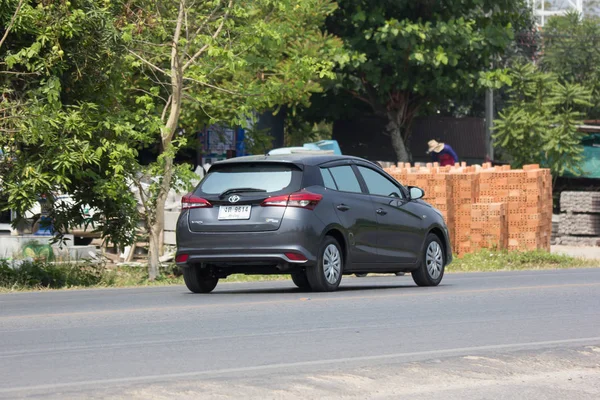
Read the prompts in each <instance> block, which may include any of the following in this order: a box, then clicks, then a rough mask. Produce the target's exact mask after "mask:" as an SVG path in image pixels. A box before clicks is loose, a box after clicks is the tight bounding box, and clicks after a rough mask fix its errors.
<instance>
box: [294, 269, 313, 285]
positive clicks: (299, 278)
mask: <svg viewBox="0 0 600 400" xmlns="http://www.w3.org/2000/svg"><path fill="white" fill-rule="evenodd" d="M292 281H293V282H294V285H296V286H298V287H299V288H300V289H302V290H309V289H310V284H309V283H308V278H307V277H306V273H305V272H304V271H302V272H294V273H293V274H292Z"/></svg>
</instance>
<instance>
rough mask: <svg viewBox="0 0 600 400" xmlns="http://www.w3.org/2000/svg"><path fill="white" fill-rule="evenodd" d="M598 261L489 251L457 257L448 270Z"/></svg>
mask: <svg viewBox="0 0 600 400" xmlns="http://www.w3.org/2000/svg"><path fill="white" fill-rule="evenodd" d="M597 266H598V261H597V260H596V261H594V260H586V259H583V258H575V257H571V256H568V255H564V254H553V253H549V252H547V251H543V250H535V251H524V252H518V251H489V250H487V251H486V250H481V251H479V252H477V253H472V254H466V255H465V256H463V257H461V258H458V257H455V258H454V261H453V262H452V264H450V265H449V266H448V272H486V271H517V270H527V269H529V270H535V269H557V268H585V267H597Z"/></svg>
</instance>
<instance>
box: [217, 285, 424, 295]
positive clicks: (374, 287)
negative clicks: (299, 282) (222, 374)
mask: <svg viewBox="0 0 600 400" xmlns="http://www.w3.org/2000/svg"><path fill="white" fill-rule="evenodd" d="M392 289H396V290H397V289H402V290H410V291H412V290H423V288H419V287H418V286H416V285H410V284H399V285H389V284H384V285H369V284H365V285H356V284H354V285H350V286H340V287H339V288H338V289H337V290H336V291H335V292H311V291H310V290H303V289H299V288H296V287H274V288H265V287H260V288H256V289H254V288H244V289H225V290H219V287H218V286H217V289H215V291H214V292H213V295H225V294H227V295H231V294H294V293H297V294H313V295H314V294H320V295H325V294H334V293H340V292H357V291H369V290H377V291H380V290H392Z"/></svg>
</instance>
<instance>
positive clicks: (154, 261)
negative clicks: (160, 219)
mask: <svg viewBox="0 0 600 400" xmlns="http://www.w3.org/2000/svg"><path fill="white" fill-rule="evenodd" d="M156 229H157V227H156V224H154V226H152V227H150V229H148V279H149V280H151V281H153V280H155V279H156V277H157V276H158V273H159V272H160V270H159V267H160V261H159V259H158V257H159V250H160V249H159V244H158V235H159V234H158V233H157V232H156Z"/></svg>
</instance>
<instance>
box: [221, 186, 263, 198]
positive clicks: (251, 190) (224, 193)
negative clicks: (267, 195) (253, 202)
mask: <svg viewBox="0 0 600 400" xmlns="http://www.w3.org/2000/svg"><path fill="white" fill-rule="evenodd" d="M243 192H257V193H258V192H261V193H264V192H266V190H265V189H257V188H233V189H227V190H226V191H224V192H223V193H221V194H220V195H219V198H220V199H222V198H223V197H225V196H227V195H228V194H231V193H243Z"/></svg>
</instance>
